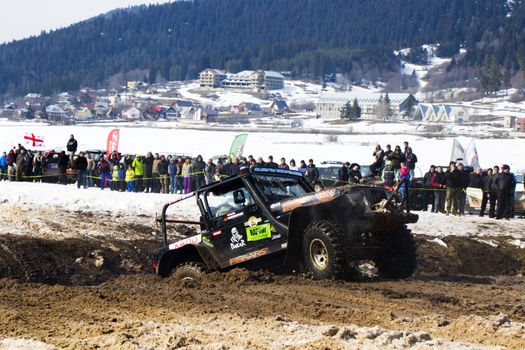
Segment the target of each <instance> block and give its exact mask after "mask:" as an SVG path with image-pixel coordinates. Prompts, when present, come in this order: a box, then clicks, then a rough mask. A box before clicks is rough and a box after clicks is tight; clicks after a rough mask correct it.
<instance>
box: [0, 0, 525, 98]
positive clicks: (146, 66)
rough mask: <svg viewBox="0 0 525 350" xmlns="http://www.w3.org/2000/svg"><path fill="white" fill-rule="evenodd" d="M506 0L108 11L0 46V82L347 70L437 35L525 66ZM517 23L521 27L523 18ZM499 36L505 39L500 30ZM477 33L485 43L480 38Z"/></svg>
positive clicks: (269, 1) (513, 6)
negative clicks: (212, 71) (211, 71)
mask: <svg viewBox="0 0 525 350" xmlns="http://www.w3.org/2000/svg"><path fill="white" fill-rule="evenodd" d="M524 7H525V6H523V5H522V3H521V1H516V2H509V1H506V0H485V1H476V0H449V1H435V0H368V1H361V0H323V1H318V0H316V1H313V0H253V1H244V0H195V1H177V2H174V3H171V4H164V5H152V6H149V7H145V6H144V7H140V8H137V9H134V10H133V11H129V10H127V11H124V10H122V11H112V12H111V14H110V15H103V16H99V17H95V18H93V19H90V20H87V21H84V22H80V23H77V24H75V25H72V26H70V27H68V28H65V29H61V30H56V31H52V32H50V33H44V34H42V35H40V36H38V37H32V38H29V39H26V40H21V41H16V42H12V43H8V44H4V45H1V46H0V67H1V69H0V93H10V94H12V95H14V94H18V95H20V94H25V93H27V92H29V91H39V92H43V93H46V94H49V93H52V92H54V91H59V90H69V89H77V88H79V87H80V86H84V85H89V86H93V87H96V86H99V85H101V84H103V83H107V80H108V78H110V77H112V76H114V75H116V74H119V73H121V76H120V79H121V80H124V79H126V78H129V77H130V76H131V75H129V76H126V74H129V73H130V72H135V74H136V72H137V71H138V72H141V73H139V74H142V76H141V77H140V78H141V79H142V78H143V77H144V76H146V78H147V80H149V81H155V80H162V79H165V80H182V79H186V78H195V77H196V75H197V73H198V72H199V71H200V70H201V69H203V68H205V67H220V68H226V69H228V70H231V71H238V70H241V69H255V68H265V69H273V70H278V71H290V72H291V74H292V75H295V76H301V77H311V78H318V77H322V76H323V74H325V73H331V72H340V73H348V74H349V76H350V77H351V78H352V79H361V78H367V77H368V76H369V75H370V74H371V72H373V73H374V75H375V76H376V77H377V76H379V75H381V72H393V71H397V70H398V69H399V58H398V57H396V56H395V55H394V54H393V50H395V49H399V48H402V47H413V46H417V45H421V44H424V43H440V44H441V48H440V51H441V52H440V54H443V55H447V56H451V55H452V54H455V53H457V52H458V50H459V47H460V44H461V45H462V46H464V47H466V48H467V52H468V55H467V56H466V57H465V59H464V60H463V63H462V64H466V65H470V66H483V65H485V64H486V62H487V59H488V58H487V54H488V53H490V54H491V55H492V54H493V55H494V57H495V59H496V60H497V61H498V63H499V64H501V65H505V66H506V67H507V68H508V69H511V70H513V71H517V70H519V69H520V68H521V67H524V66H525V59H522V57H523V58H525V54H524V53H525V43H524V40H523V36H524V34H523V33H522V31H521V29H522V28H521V26H522V23H523V18H525V10H524ZM518 28H519V30H518ZM503 38H504V41H502V40H501V39H503ZM480 43H481V44H482V45H480Z"/></svg>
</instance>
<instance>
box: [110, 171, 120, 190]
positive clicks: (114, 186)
mask: <svg viewBox="0 0 525 350" xmlns="http://www.w3.org/2000/svg"><path fill="white" fill-rule="evenodd" d="M119 180H120V179H119V177H118V165H114V166H113V171H112V172H111V190H112V191H118V188H119Z"/></svg>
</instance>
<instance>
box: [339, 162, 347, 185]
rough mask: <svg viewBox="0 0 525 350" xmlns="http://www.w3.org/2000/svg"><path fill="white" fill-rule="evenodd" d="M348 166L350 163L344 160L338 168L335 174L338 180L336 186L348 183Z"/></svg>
mask: <svg viewBox="0 0 525 350" xmlns="http://www.w3.org/2000/svg"><path fill="white" fill-rule="evenodd" d="M349 167H350V163H348V162H346V163H344V164H343V166H342V167H340V168H339V170H338V172H337V175H338V179H339V182H338V183H337V186H344V185H348V176H349V175H348V168H349Z"/></svg>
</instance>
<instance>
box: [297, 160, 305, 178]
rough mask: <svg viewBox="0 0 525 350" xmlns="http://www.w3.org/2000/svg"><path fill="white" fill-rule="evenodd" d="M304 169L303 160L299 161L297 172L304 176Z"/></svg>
mask: <svg viewBox="0 0 525 350" xmlns="http://www.w3.org/2000/svg"><path fill="white" fill-rule="evenodd" d="M306 168H307V166H306V162H305V161H304V160H301V162H300V163H299V169H298V170H299V172H300V173H301V174H303V175H304V173H305V172H306Z"/></svg>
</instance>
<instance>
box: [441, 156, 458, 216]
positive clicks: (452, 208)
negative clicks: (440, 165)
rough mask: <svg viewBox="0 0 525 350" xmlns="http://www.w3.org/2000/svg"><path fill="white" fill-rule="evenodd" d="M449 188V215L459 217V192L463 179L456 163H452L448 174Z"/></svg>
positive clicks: (447, 184)
mask: <svg viewBox="0 0 525 350" xmlns="http://www.w3.org/2000/svg"><path fill="white" fill-rule="evenodd" d="M445 176H446V186H447V197H446V202H447V215H449V214H450V213H452V215H459V192H460V191H461V186H462V178H461V174H460V173H459V172H458V170H457V168H456V162H450V168H449V170H448V171H447V173H446V175H445Z"/></svg>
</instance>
